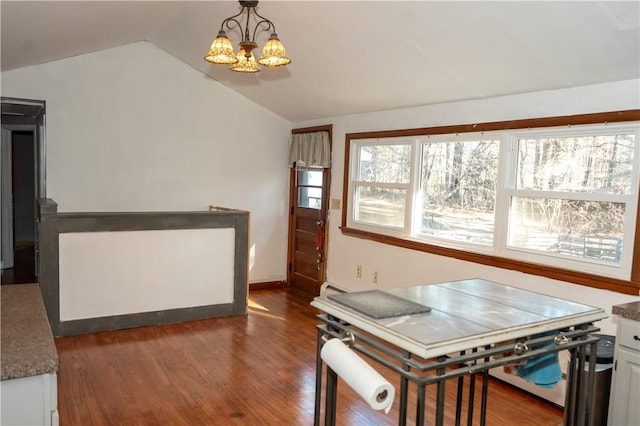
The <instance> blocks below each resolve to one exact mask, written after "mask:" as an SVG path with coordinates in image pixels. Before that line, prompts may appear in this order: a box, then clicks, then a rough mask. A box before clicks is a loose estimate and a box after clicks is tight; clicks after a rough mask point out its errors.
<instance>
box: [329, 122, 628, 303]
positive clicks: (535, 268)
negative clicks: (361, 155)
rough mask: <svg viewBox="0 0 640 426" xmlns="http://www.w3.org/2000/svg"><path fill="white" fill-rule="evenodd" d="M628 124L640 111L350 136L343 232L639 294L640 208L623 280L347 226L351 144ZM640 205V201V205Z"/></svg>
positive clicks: (443, 254)
mask: <svg viewBox="0 0 640 426" xmlns="http://www.w3.org/2000/svg"><path fill="white" fill-rule="evenodd" d="M625 121H640V109H634V110H625V111H613V112H603V113H593V114H579V115H569V116H559V117H548V118H533V119H524V120H511V121H499V122H489V123H476V124H462V125H453V126H438V127H424V128H416V129H401V130H383V131H375V132H361V133H347V134H346V135H345V160H344V175H343V189H342V206H343V208H342V226H341V227H340V230H341V232H342V234H343V235H347V236H351V237H356V238H363V239H367V240H372V241H377V242H380V243H383V244H388V245H392V246H396V247H402V248H407V249H411V250H418V251H422V252H424V253H431V254H436V255H440V256H447V257H452V258H455V259H459V260H465V261H468V262H474V263H478V264H482V265H488V266H493V267H496V268H502V269H510V270H514V271H519V272H523V273H526V274H531V275H538V276H542V277H546V278H551V279H556V280H560V281H566V282H570V283H574V284H579V285H584V286H587V287H593V288H598V289H603V290H611V291H615V292H618V293H624V294H631V295H634V296H637V295H639V294H640V205H639V206H638V209H637V211H636V227H635V236H634V251H633V255H632V261H631V263H632V266H631V279H630V280H621V279H615V278H609V277H604V276H600V275H595V274H587V273H583V272H579V271H574V270H569V269H563V268H557V267H552V266H547V265H540V264H537V263H530V262H524V261H519V260H514V259H508V258H504V257H499V256H493V255H485V254H479V253H473V252H469V251H465V250H460V249H453V248H446V247H441V246H436V245H433V244H428V243H424V242H418V241H413V240H406V239H403V238H396V237H391V236H387V235H381V234H376V233H373V232H367V231H362V230H359V229H354V228H349V227H347V210H348V209H347V206H348V203H349V199H348V198H349V191H348V189H349V180H350V176H349V171H350V169H351V167H350V165H351V159H350V155H351V141H352V140H358V139H370V138H392V137H407V136H425V135H441V134H451V133H471V132H489V131H500V130H517V129H527V128H544V127H559V126H578V125H585V124H602V123H617V122H625ZM637 143H640V141H638V142H637ZM639 204H640V202H639Z"/></svg>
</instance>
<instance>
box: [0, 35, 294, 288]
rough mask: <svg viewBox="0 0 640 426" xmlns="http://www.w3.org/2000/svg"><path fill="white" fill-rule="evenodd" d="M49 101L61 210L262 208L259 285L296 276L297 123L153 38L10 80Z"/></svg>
mask: <svg viewBox="0 0 640 426" xmlns="http://www.w3.org/2000/svg"><path fill="white" fill-rule="evenodd" d="M2 96H9V97H16V98H29V99H39V100H45V101H46V102H47V104H46V107H47V117H46V125H47V127H46V139H47V140H46V148H47V150H46V151H47V160H46V168H47V170H46V172H47V197H48V198H52V199H54V200H55V201H56V202H57V203H58V210H59V211H60V212H81V211H96V212H97V211H106V212H115V211H188V210H206V209H207V208H208V206H209V205H211V204H213V205H217V206H224V207H232V208H239V209H243V210H248V211H250V212H251V231H250V246H252V248H253V251H254V253H255V254H254V256H253V258H252V264H251V265H250V266H251V270H250V274H249V277H250V282H260V281H274V280H283V279H285V276H286V273H285V264H286V250H287V215H286V211H287V203H288V177H289V171H288V168H287V158H288V145H289V142H288V141H289V137H290V123H289V122H287V121H286V120H284V119H282V118H281V117H279V116H276V115H275V114H273V113H271V112H270V111H268V110H266V109H264V108H262V107H261V106H259V105H257V104H255V103H253V102H251V101H249V100H248V99H246V98H244V97H242V96H240V95H238V94H237V93H235V92H233V91H231V90H229V89H228V88H226V87H225V86H223V85H222V84H220V83H218V82H216V81H215V80H212V79H211V78H209V77H207V76H205V75H203V74H202V73H200V72H198V71H196V70H194V69H193V68H191V67H189V66H187V65H185V64H184V63H182V62H180V61H179V60H177V59H175V58H174V57H172V56H170V55H168V54H166V53H164V52H163V51H161V50H160V49H158V48H156V47H155V46H153V45H152V44H150V43H147V42H138V43H133V44H129V45H125V46H121V47H117V48H113V49H107V50H102V51H98V52H94V53H90V54H86V55H81V56H76V57H72V58H67V59H63V60H59V61H54V62H49V63H46V64H42V65H36V66H31V67H25V68H22V69H18V70H13V71H8V72H3V73H2Z"/></svg>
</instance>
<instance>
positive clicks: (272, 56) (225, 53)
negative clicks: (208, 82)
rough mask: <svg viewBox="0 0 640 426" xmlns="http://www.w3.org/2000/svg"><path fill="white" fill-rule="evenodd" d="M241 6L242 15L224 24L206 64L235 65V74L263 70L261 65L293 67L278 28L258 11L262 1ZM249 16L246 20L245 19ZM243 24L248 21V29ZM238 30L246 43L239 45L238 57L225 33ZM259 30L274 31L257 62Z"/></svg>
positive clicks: (243, 2)
mask: <svg viewBox="0 0 640 426" xmlns="http://www.w3.org/2000/svg"><path fill="white" fill-rule="evenodd" d="M238 3H240V6H242V9H241V10H240V13H238V14H237V15H233V16H230V17H228V18H227V19H225V20H224V21H222V25H220V31H218V36H217V37H216V39H215V40H213V42H212V43H211V49H210V50H209V53H208V54H207V56H205V57H204V59H205V61H209V62H211V63H214V64H222V65H231V70H232V71H237V72H250V73H251V72H258V71H260V68H258V64H260V65H264V66H267V67H279V66H282V65H288V64H290V63H291V59H289V57H288V56H287V52H286V51H285V50H284V46H283V45H282V43H281V42H280V40H279V39H278V34H276V27H275V25H273V22H271V21H270V20H268V19H267V18H265V17H263V16H260V15H259V14H258V12H256V6H258V2H257V1H239V2H238ZM245 14H246V19H244V16H242V15H245ZM236 18H238V19H236ZM242 21H243V22H244V26H243V23H242ZM252 23H253V24H254V25H255V26H254V27H253V30H250V29H249V26H250V24H252ZM235 28H238V29H239V30H240V32H241V33H242V40H241V41H240V43H239V48H240V50H239V52H238V54H237V55H236V54H235V52H234V51H233V46H232V45H231V42H230V41H229V39H228V38H227V34H226V33H225V29H227V30H233V29H235ZM258 31H264V32H267V31H271V36H270V37H269V40H268V41H267V43H266V44H265V45H264V48H263V49H262V55H261V56H260V59H258V60H257V61H256V58H255V57H254V56H253V50H254V49H256V48H257V47H258V45H257V44H256V42H255V40H256V34H257V33H258Z"/></svg>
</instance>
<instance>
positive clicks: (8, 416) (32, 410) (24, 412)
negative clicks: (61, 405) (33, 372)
mask: <svg viewBox="0 0 640 426" xmlns="http://www.w3.org/2000/svg"><path fill="white" fill-rule="evenodd" d="M57 385H58V381H57V376H56V374H38V375H37V376H29V377H21V378H18V379H11V380H3V381H2V382H0V394H1V395H2V398H0V399H2V412H1V414H0V424H2V425H7V426H8V425H11V426H18V425H28V426H33V425H43V426H58V424H59V421H58V386H57Z"/></svg>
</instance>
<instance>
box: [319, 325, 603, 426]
mask: <svg viewBox="0 0 640 426" xmlns="http://www.w3.org/2000/svg"><path fill="white" fill-rule="evenodd" d="M318 318H319V319H320V321H321V322H322V324H320V325H318V326H317V343H316V344H317V351H316V397H315V413H314V425H315V426H319V425H320V420H321V406H322V372H323V361H322V358H321V357H320V351H321V349H322V345H323V344H324V342H325V341H326V340H327V339H330V338H339V339H342V340H345V341H347V342H349V343H350V346H351V348H352V349H353V350H355V351H356V352H358V353H360V354H362V355H364V356H366V357H367V358H370V359H372V360H374V361H376V362H377V363H379V364H381V365H383V366H384V367H386V368H388V369H390V370H392V371H393V372H395V373H397V374H398V375H399V376H400V414H399V419H398V424H399V425H401V426H404V425H406V424H407V406H408V397H409V383H410V382H412V383H414V384H415V385H416V386H417V408H416V425H419V426H423V425H424V422H425V416H426V412H425V411H426V389H427V386H428V385H435V387H436V412H435V424H436V425H438V426H441V425H443V424H444V410H445V407H444V401H445V384H446V382H447V381H448V380H453V379H457V380H458V393H457V397H456V425H459V424H460V422H461V420H462V419H461V413H462V403H463V399H462V397H463V383H464V380H465V377H466V376H469V380H470V386H469V391H468V392H469V398H468V404H469V406H468V414H467V424H469V425H471V424H472V423H473V416H474V406H473V404H474V392H475V379H476V377H477V375H478V374H481V375H482V376H483V381H482V389H481V392H482V396H481V407H480V416H479V417H480V424H481V425H485V419H486V413H487V399H488V398H487V397H488V386H489V380H488V375H489V370H490V369H492V368H496V367H501V366H504V365H507V364H514V363H518V362H521V361H524V360H527V359H529V358H533V357H537V356H541V355H544V354H547V353H552V352H559V351H561V350H565V349H567V350H569V353H570V355H571V356H570V360H569V366H568V370H567V392H566V397H565V411H564V425H565V426H578V425H580V426H583V425H585V424H588V425H589V426H592V425H591V424H590V420H591V419H589V418H588V417H589V416H588V407H592V406H593V405H594V403H595V401H594V399H595V392H593V391H594V389H595V377H596V371H595V367H596V356H595V355H596V351H597V342H598V338H597V337H593V336H590V334H592V333H595V332H597V331H599V330H600V329H599V328H597V327H594V326H593V324H592V323H591V322H589V323H584V324H578V325H573V326H571V327H565V328H560V329H556V330H551V331H554V332H555V333H545V336H543V337H536V338H532V337H524V338H519V339H517V340H516V343H515V344H514V342H492V343H491V344H487V345H485V346H483V347H476V348H468V349H466V350H462V351H460V352H459V353H455V354H446V353H442V354H439V355H438V356H435V357H433V358H430V359H421V358H419V357H416V356H415V354H412V353H411V352H410V351H408V350H405V349H401V348H398V347H397V346H395V345H392V344H390V343H388V342H386V341H384V340H382V339H380V338H376V337H374V336H372V335H371V334H370V333H368V332H365V331H362V330H360V329H358V328H357V327H353V326H352V325H350V324H348V323H346V322H345V321H343V320H340V319H339V318H337V317H335V316H332V315H329V314H320V315H318ZM548 331H549V330H548ZM557 336H560V337H557ZM550 343H553V345H550ZM587 348H589V353H590V357H589V361H588V363H587V361H586V354H587ZM514 352H517V353H514ZM587 365H588V368H586V366H587ZM326 381H327V383H326V391H325V393H326V395H325V410H324V414H325V425H331V426H332V425H335V422H336V408H337V384H338V376H337V374H336V373H335V372H334V371H333V370H332V369H331V368H330V367H329V366H327V368H326ZM583 392H587V398H584V397H583ZM588 421H589V423H587V422H588Z"/></svg>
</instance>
